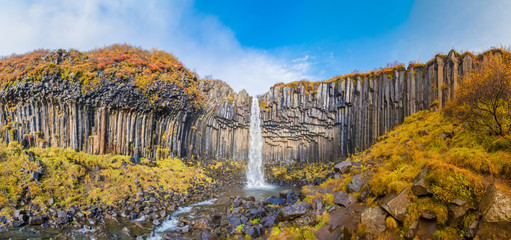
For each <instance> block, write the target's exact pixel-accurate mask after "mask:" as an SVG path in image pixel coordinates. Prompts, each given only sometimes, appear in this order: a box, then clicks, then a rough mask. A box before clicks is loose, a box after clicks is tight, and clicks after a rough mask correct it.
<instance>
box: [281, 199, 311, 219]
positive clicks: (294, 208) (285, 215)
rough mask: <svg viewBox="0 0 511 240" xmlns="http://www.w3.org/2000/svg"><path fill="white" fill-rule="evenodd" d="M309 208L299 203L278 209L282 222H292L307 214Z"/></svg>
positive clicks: (307, 205)
mask: <svg viewBox="0 0 511 240" xmlns="http://www.w3.org/2000/svg"><path fill="white" fill-rule="evenodd" d="M309 209H310V206H309V204H308V203H306V202H299V203H294V204H292V205H289V206H287V207H283V208H282V209H280V212H279V214H280V216H281V217H282V219H284V220H292V219H295V218H297V217H300V216H302V215H304V214H305V213H307V210H309Z"/></svg>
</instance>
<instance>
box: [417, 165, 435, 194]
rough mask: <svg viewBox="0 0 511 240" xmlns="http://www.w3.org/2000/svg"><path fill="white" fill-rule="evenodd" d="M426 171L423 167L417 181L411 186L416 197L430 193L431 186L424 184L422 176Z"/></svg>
mask: <svg viewBox="0 0 511 240" xmlns="http://www.w3.org/2000/svg"><path fill="white" fill-rule="evenodd" d="M427 173H428V169H427V168H424V169H423V170H422V173H421V174H420V175H419V177H418V178H417V181H415V183H414V184H413V186H412V193H413V194H414V195H415V196H417V197H422V196H426V195H430V194H431V193H432V191H431V188H429V187H428V186H427V184H426V180H424V176H426V174H427Z"/></svg>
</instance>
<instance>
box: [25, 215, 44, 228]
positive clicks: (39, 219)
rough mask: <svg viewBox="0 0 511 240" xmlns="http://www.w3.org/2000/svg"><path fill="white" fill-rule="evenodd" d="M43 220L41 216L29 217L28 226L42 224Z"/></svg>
mask: <svg viewBox="0 0 511 240" xmlns="http://www.w3.org/2000/svg"><path fill="white" fill-rule="evenodd" d="M43 222H44V220H43V217H41V216H31V217H29V218H28V225H31V226H35V225H41V224H43Z"/></svg>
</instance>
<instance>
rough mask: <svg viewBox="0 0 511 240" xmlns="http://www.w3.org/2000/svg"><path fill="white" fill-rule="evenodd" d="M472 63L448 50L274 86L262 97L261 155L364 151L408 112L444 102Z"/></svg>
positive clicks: (330, 157) (282, 158)
mask: <svg viewBox="0 0 511 240" xmlns="http://www.w3.org/2000/svg"><path fill="white" fill-rule="evenodd" d="M473 65H474V56H473V55H471V54H464V55H459V54H457V53H456V52H454V51H451V52H450V53H449V55H448V56H440V55H438V56H436V57H435V58H434V59H433V60H431V61H430V62H428V63H427V64H425V65H410V66H409V68H408V69H404V68H403V67H401V68H395V69H393V70H392V71H390V72H385V71H382V72H381V73H380V74H378V73H376V72H375V73H373V74H354V75H352V76H349V77H345V78H342V79H341V78H338V79H333V80H330V81H326V82H320V83H308V82H298V83H291V84H277V85H275V86H274V87H272V89H271V90H270V91H269V92H267V93H266V94H264V95H263V96H262V97H261V108H262V117H263V121H264V124H263V125H264V130H263V138H264V140H265V144H264V146H263V149H264V150H263V152H264V159H266V160H267V161H268V162H272V163H282V162H316V161H335V160H338V159H341V158H345V157H348V156H349V155H350V154H352V153H355V152H357V151H362V150H364V149H366V148H368V147H369V146H370V145H372V144H374V143H375V141H376V139H377V137H378V136H381V135H382V134H384V133H385V132H387V131H389V130H391V129H392V128H393V127H394V126H396V125H399V124H401V123H402V122H403V121H404V118H405V117H406V116H409V115H411V114H413V113H415V112H417V111H420V110H425V109H430V110H432V111H436V110H438V109H440V108H441V107H443V106H445V104H446V102H448V101H449V100H450V99H452V98H453V97H454V95H455V91H454V90H455V89H456V87H457V86H458V84H459V80H460V78H459V76H461V75H463V74H465V73H467V72H469V71H471V70H472V67H473Z"/></svg>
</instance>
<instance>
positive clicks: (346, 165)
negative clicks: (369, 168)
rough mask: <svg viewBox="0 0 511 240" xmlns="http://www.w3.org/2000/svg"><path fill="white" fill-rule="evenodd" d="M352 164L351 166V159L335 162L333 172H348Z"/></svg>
mask: <svg viewBox="0 0 511 240" xmlns="http://www.w3.org/2000/svg"><path fill="white" fill-rule="evenodd" d="M352 166H353V164H352V163H351V161H344V162H340V163H338V164H336V165H335V166H334V170H335V172H339V173H341V174H344V173H348V172H349V171H350V169H351V167H352Z"/></svg>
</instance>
